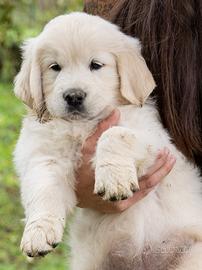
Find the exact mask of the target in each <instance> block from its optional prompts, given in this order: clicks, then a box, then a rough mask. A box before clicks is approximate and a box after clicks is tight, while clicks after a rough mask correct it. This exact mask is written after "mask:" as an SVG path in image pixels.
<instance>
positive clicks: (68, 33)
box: [14, 13, 202, 270]
mask: <svg viewBox="0 0 202 270" xmlns="http://www.w3.org/2000/svg"><path fill="white" fill-rule="evenodd" d="M23 51H24V55H23V63H22V67H21V70H20V72H19V74H18V75H17V77H16V80H15V93H16V95H17V96H18V97H19V98H20V99H22V101H23V102H24V103H25V104H26V105H27V107H28V115H27V116H26V117H25V119H24V121H23V126H22V130H21V134H20V137H19V140H18V143H17V146H16V150H15V154H14V155H15V165H16V168H17V172H18V174H19V178H20V182H21V195H22V203H23V206H24V208H25V216H26V224H25V230H24V234H23V237H22V242H21V248H22V250H23V251H24V252H25V253H26V254H27V255H28V256H40V255H44V254H46V253H48V252H49V251H51V250H52V249H53V248H54V247H55V246H56V245H57V244H58V243H59V242H60V241H61V239H62V236H63V230H64V226H65V222H66V219H67V217H68V215H69V214H70V213H71V212H72V211H73V210H74V208H75V206H76V204H77V199H76V196H75V171H76V170H77V168H78V166H79V165H80V162H81V147H82V144H83V143H84V141H85V139H86V138H87V137H88V136H89V135H90V134H92V132H93V131H94V130H95V128H96V125H97V123H98V122H99V121H100V120H101V119H104V118H105V117H106V116H107V115H109V113H110V112H111V111H112V110H113V109H114V108H116V107H118V108H119V110H120V111H121V119H120V123H119V126H117V127H112V128H110V129H109V130H107V131H105V132H104V133H103V135H102V136H101V137H100V139H99V141H98V144H97V150H96V154H95V157H94V160H93V162H92V166H94V168H95V189H94V192H95V193H96V194H98V195H100V196H102V197H103V199H104V200H122V199H125V198H128V197H130V196H132V195H133V193H134V192H135V191H136V190H138V188H139V186H138V178H139V177H140V176H141V175H143V174H144V173H145V172H146V171H147V169H148V167H149V166H150V165H151V164H153V162H154V160H155V158H156V155H157V152H158V150H159V149H161V148H163V147H165V146H166V147H168V148H169V149H170V150H171V151H172V153H173V154H174V155H175V157H176V158H177V162H176V165H175V167H174V168H173V170H172V171H171V172H170V174H169V175H168V176H167V177H165V179H164V181H162V182H161V183H160V184H159V185H158V186H157V187H156V189H155V190H154V191H153V192H151V193H150V194H149V195H148V196H147V197H145V198H144V199H142V200H141V201H140V202H138V203H136V204H135V205H133V206H132V207H131V208H130V209H128V210H126V211H125V212H123V213H121V214H113V215H112V214H111V215H110V214H102V213H98V212H96V211H93V210H90V209H78V210H77V211H76V213H75V217H74V221H73V222H72V224H71V229H70V231H71V240H70V245H71V252H72V256H71V270H101V269H103V270H109V269H110V270H111V269H116V270H121V269H122V270H127V269H128V270H129V269H130V270H154V269H155V270H171V269H175V270H190V269H191V270H199V269H202V256H201V254H202V243H201V236H202V227H201V225H202V196H201V185H202V184H201V179H200V177H199V173H198V170H197V169H196V168H195V167H194V166H193V165H192V164H190V163H189V162H188V161H187V160H186V158H185V157H184V156H183V155H182V154H181V153H180V152H179V151H178V150H177V149H176V148H175V146H174V145H173V144H172V143H171V141H170V138H169V136H168V134H167V132H166V131H165V130H164V129H163V127H162V124H161V123H160V120H159V115H158V112H157V110H156V108H155V105H154V103H152V102H151V101H148V102H146V103H145V101H146V99H147V97H148V95H149V94H150V92H151V91H152V90H153V89H154V87H155V82H154V80H153V77H152V75H151V73H150V71H149V70H148V68H147V66H146V63H145V61H144V59H143V58H142V56H141V52H140V51H141V48H140V43H139V41H138V40H137V39H134V38H131V37H129V36H126V35H124V34H123V33H121V32H120V31H119V29H118V28H117V27H116V26H115V25H113V24H111V23H109V22H107V21H105V20H103V19H101V18H99V17H96V16H90V15H87V14H84V13H72V14H70V15H63V16H59V17H57V18H55V19H53V20H52V21H50V22H49V23H48V24H47V25H46V26H45V28H44V30H43V31H42V33H41V34H40V35H39V36H37V37H36V38H33V39H30V40H28V41H27V42H26V43H25V45H24V47H23ZM144 103H145V104H144ZM143 104H144V105H143Z"/></svg>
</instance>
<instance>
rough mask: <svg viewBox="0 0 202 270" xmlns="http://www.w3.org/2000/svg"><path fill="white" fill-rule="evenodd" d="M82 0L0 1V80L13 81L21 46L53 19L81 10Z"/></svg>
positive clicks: (18, 62)
mask: <svg viewBox="0 0 202 270" xmlns="http://www.w3.org/2000/svg"><path fill="white" fill-rule="evenodd" d="M82 5H83V1H82V0H35V1H34V0H17V1H15V0H0V81H13V78H14V76H15V75H16V73H17V71H18V70H19V67H20V62H21V61H20V44H22V42H23V41H24V40H25V39H27V38H28V37H32V36H36V35H37V34H38V33H39V32H40V31H41V30H42V28H43V26H44V25H45V24H46V23H47V22H48V21H49V20H50V19H52V18H53V17H55V16H57V15H60V14H64V13H67V12H71V11H75V10H77V11H78V10H82Z"/></svg>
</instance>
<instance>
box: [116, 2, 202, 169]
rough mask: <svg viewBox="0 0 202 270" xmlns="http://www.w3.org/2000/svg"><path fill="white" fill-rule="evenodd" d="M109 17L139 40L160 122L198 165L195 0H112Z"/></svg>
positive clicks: (198, 22)
mask: <svg viewBox="0 0 202 270" xmlns="http://www.w3.org/2000/svg"><path fill="white" fill-rule="evenodd" d="M111 21H112V22H114V23H115V24H117V25H119V26H120V28H121V29H122V31H123V32H125V33H126V34H129V35H131V36H134V37H135V36H136V37H138V38H139V39H140V40H141V42H142V45H143V51H142V53H143V56H144V57H145V59H146V61H147V64H148V66H149V68H150V70H151V71H152V73H153V75H154V78H155V81H156V83H157V88H156V89H155V91H154V95H155V96H156V100H157V105H158V108H159V112H160V115H161V118H162V122H163V124H164V126H165V127H166V128H167V129H168V130H169V133H170V135H171V137H172V138H173V141H174V143H175V144H176V145H177V147H178V148H179V149H180V150H181V151H182V152H183V153H184V154H185V155H186V156H187V157H188V158H189V159H190V160H193V161H195V162H196V163H197V164H198V165H199V166H200V167H202V78H201V77H202V2H201V0H183V1H174V0H162V1H158V0H122V1H117V4H116V5H115V6H114V8H113V10H112V12H111Z"/></svg>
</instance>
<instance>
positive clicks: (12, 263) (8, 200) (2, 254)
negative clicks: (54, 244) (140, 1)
mask: <svg viewBox="0 0 202 270" xmlns="http://www.w3.org/2000/svg"><path fill="white" fill-rule="evenodd" d="M12 88H13V86H12V85H11V84H0V270H16V269H20V270H28V269H29V270H46V269H48V270H53V269H54V270H55V269H57V270H63V269H67V267H66V265H67V258H66V255H65V249H66V248H65V245H64V244H61V245H60V246H59V247H58V248H57V249H56V250H55V251H54V253H51V254H49V255H47V256H46V257H45V258H42V259H37V260H34V261H33V262H32V263H30V262H28V260H27V259H26V257H25V256H24V255H22V252H21V251H20V248H19V246H20V239H21V236H22V232H23V223H22V222H21V220H22V219H23V217H24V216H23V209H22V206H21V204H20V192H19V184H18V180H17V177H16V175H15V172H14V168H13V163H12V152H13V149H14V147H15V143H16V140H17V138H18V135H19V131H20V125H21V120H22V117H23V115H24V114H25V110H24V106H23V104H22V103H21V102H20V101H18V100H17V99H16V98H15V96H14V94H13V92H12Z"/></svg>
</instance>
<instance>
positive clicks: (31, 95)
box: [14, 38, 43, 112]
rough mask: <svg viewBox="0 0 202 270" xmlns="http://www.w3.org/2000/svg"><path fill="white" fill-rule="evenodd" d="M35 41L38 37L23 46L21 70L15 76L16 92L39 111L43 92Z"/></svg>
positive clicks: (27, 103)
mask: <svg viewBox="0 0 202 270" xmlns="http://www.w3.org/2000/svg"><path fill="white" fill-rule="evenodd" d="M35 43H36V38H33V39H30V40H28V41H27V42H26V43H25V44H24V45H23V47H22V49H23V62H22V66H21V69H20V72H19V73H18V75H17V76H16V77H15V82H14V83H15V87H14V92H15V94H16V96H17V97H19V98H20V99H21V100H22V101H23V102H24V103H25V104H26V105H28V106H29V107H30V108H31V109H34V110H36V112H38V111H39V110H40V108H41V106H42V104H43V93H42V84H41V71H40V67H39V64H38V61H37V57H36V48H35Z"/></svg>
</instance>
